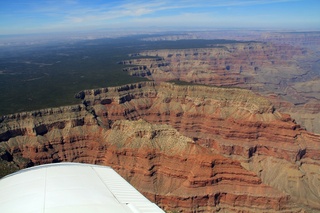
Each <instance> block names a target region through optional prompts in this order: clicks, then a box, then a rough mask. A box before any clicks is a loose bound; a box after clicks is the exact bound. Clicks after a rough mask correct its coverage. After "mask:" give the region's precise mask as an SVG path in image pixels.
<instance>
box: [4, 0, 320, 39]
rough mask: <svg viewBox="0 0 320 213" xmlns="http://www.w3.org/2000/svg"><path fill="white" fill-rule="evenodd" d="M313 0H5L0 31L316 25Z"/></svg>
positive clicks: (319, 18) (318, 4) (319, 4)
mask: <svg viewBox="0 0 320 213" xmlns="http://www.w3.org/2000/svg"><path fill="white" fill-rule="evenodd" d="M319 8H320V1H317V0H259V1H257V0H242V1H232V0H225V1H221V0H216V1H207V0H199V1H191V0H185V1H182V0H180V1H174V2H170V1H159V0H154V1H146V0H141V1H125V0H124V1H123V0H122V1H104V0H98V1H86V0H61V1H58V2H57V1H52V0H44V1H41V2H40V3H39V1H36V0H29V1H25V0H15V1H7V0H5V1H3V2H2V3H1V8H0V19H1V22H0V35H2V36H5V35H19V34H20V35H22V34H39V33H58V32H60V33H63V32H67V33H72V32H79V31H90V30H92V31H96V30H114V31H121V30H136V31H143V30H149V31H157V30H164V31H165V30H183V29H232V28H237V29H271V30H320V13H319V12H318V10H319Z"/></svg>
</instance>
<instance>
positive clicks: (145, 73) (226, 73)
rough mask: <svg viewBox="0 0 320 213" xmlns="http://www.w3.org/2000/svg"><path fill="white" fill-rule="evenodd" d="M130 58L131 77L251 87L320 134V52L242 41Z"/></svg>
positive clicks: (139, 54)
mask: <svg viewBox="0 0 320 213" xmlns="http://www.w3.org/2000/svg"><path fill="white" fill-rule="evenodd" d="M276 38H277V37H276ZM276 41H277V40H276ZM289 41H290V40H289ZM294 41H295V40H294ZM317 46H319V45H314V47H315V48H316V47H317ZM315 48H314V49H315ZM131 57H132V59H130V60H126V61H122V62H120V63H121V64H124V65H128V67H127V68H124V71H125V72H128V74H129V75H132V76H140V77H145V78H147V79H149V80H153V81H156V82H162V81H184V82H188V83H193V84H205V85H213V86H222V87H240V88H245V89H249V90H252V91H254V92H256V93H259V94H262V95H264V96H265V97H266V98H268V99H269V100H270V101H271V102H272V103H273V104H274V105H275V107H276V108H277V109H278V110H279V111H281V112H284V113H288V114H290V115H291V116H292V117H293V119H295V120H296V121H297V123H299V124H300V125H301V126H303V127H304V128H306V129H307V130H308V131H311V132H315V133H320V97H319V94H320V86H319V85H320V84H319V70H320V61H319V57H320V54H319V51H317V50H311V49H308V48H305V47H300V46H292V45H290V44H282V43H280V44H277V43H271V42H268V43H267V42H239V43H233V44H216V45H211V46H209V47H208V48H193V49H163V50H146V51H142V52H139V53H136V54H133V55H131Z"/></svg>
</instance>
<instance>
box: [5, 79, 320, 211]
mask: <svg viewBox="0 0 320 213" xmlns="http://www.w3.org/2000/svg"><path fill="white" fill-rule="evenodd" d="M77 96H78V97H79V98H82V99H83V104H82V105H78V106H70V107H61V108H54V109H46V110H40V111H34V112H30V113H20V114H15V115H9V116H5V117H2V119H1V123H0V125H1V126H0V127H1V128H0V130H1V132H0V141H1V142H0V158H1V160H0V163H1V166H2V167H1V168H9V169H15V168H24V167H27V166H32V165H37V164H42V163H50V162H59V161H75V162H84V163H96V164H102V165H110V166H112V167H113V168H114V169H116V170H117V171H118V172H119V173H120V174H121V175H122V176H123V177H125V178H126V179H127V180H129V181H130V183H132V184H133V185H134V186H136V187H137V188H138V189H139V190H140V191H141V192H142V193H144V194H145V195H146V196H148V197H149V198H150V199H152V200H154V201H156V202H157V203H158V204H159V205H160V206H161V207H162V208H164V209H166V210H181V211H183V212H195V211H199V212H212V211H219V210H221V211H228V212H275V211H279V212H299V211H302V210H310V209H311V210H312V209H313V210H316V209H319V208H320V207H319V204H318V200H319V198H320V193H319V188H318V187H317V186H318V185H319V175H320V174H319V168H320V165H319V161H320V155H319V153H320V151H319V150H320V148H319V144H320V139H319V136H318V135H314V134H311V133H308V132H307V131H305V130H303V129H301V128H300V127H299V125H297V124H295V123H294V122H293V121H292V120H291V118H290V117H289V116H287V115H284V114H281V113H279V112H277V111H276V110H275V109H274V107H273V105H272V104H271V103H270V102H269V101H268V100H266V99H265V98H263V97H261V96H258V95H256V94H254V93H253V92H251V91H249V90H244V89H232V88H216V87H208V86H179V85H174V84H169V83H162V84H160V85H157V84H155V83H153V82H145V83H139V84H132V85H125V86H122V87H111V88H102V89H96V90H86V91H82V92H80V93H79V94H78V95H77ZM301 192H302V193H301Z"/></svg>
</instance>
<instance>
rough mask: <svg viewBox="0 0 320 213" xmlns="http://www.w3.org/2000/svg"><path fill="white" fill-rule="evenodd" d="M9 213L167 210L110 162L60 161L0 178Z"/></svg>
mask: <svg viewBox="0 0 320 213" xmlns="http://www.w3.org/2000/svg"><path fill="white" fill-rule="evenodd" d="M0 192H1V193H0V209H1V212H5V213H22V212H23V213H65V212H68V213H70V212H76V213H89V212H90V213H91V212H94V213H106V212H114V213H157V212H159V213H160V212H161V213H164V211H163V210H161V209H160V208H159V207H158V206H157V205H155V204H154V203H152V202H150V201H149V200H148V199H147V198H145V197H144V196H143V195H142V194H141V193H140V192H138V191H137V190H136V189H135V188H134V187H133V186H132V185H130V184H129V183H128V182H127V181H126V180H125V179H123V178H122V177H121V176H120V175H119V174H118V173H117V172H115V171H114V170H113V169H112V168H110V167H107V166H98V165H91V164H80V163H56V164H46V165H41V166H35V167H31V168H28V169H23V170H21V171H18V172H16V173H13V174H11V175H8V176H5V177H3V178H2V179H0Z"/></svg>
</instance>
